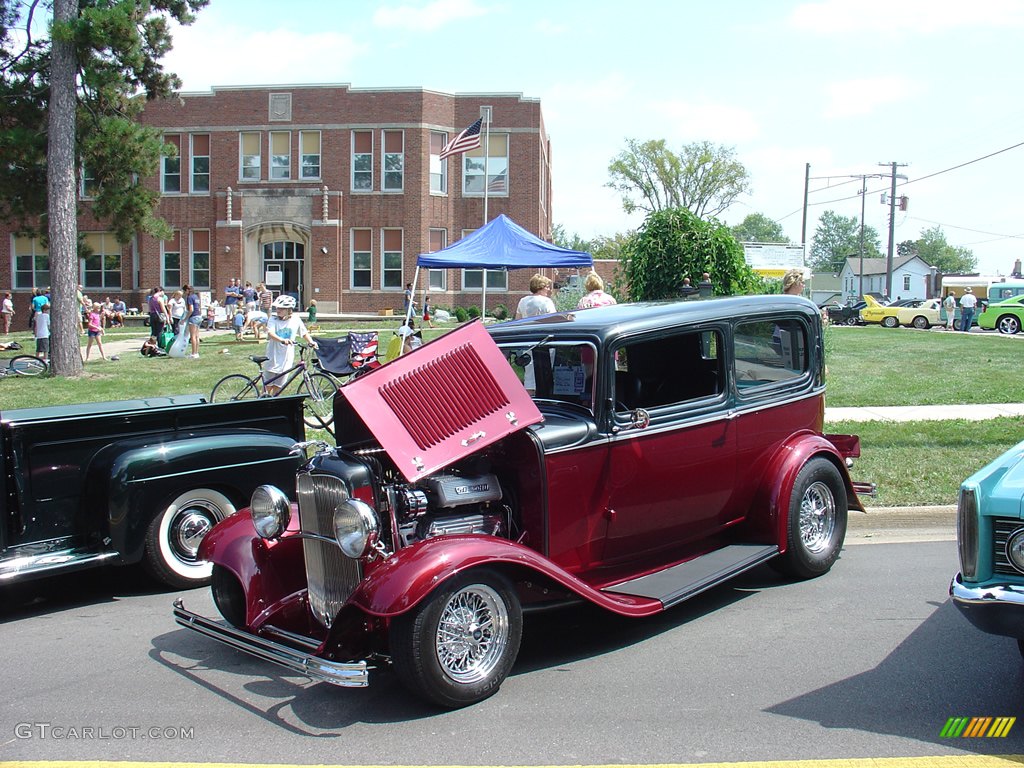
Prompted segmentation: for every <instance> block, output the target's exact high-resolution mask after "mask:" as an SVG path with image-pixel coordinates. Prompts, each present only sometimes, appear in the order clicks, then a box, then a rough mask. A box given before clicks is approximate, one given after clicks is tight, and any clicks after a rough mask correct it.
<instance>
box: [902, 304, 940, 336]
mask: <svg viewBox="0 0 1024 768" xmlns="http://www.w3.org/2000/svg"><path fill="white" fill-rule="evenodd" d="M941 314H942V302H941V301H939V300H938V299H928V300H927V301H917V300H915V301H911V302H909V303H908V304H907V305H906V306H902V307H898V308H897V309H896V325H904V326H906V325H909V326H913V327H914V328H918V329H921V330H925V329H928V328H931V327H932V326H933V325H939V323H940V319H939V318H940V315H941Z"/></svg>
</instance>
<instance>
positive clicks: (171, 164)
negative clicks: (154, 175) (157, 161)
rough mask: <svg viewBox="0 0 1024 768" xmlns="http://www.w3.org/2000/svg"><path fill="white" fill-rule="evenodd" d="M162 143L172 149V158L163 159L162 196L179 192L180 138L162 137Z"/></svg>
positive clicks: (165, 156)
mask: <svg viewBox="0 0 1024 768" xmlns="http://www.w3.org/2000/svg"><path fill="white" fill-rule="evenodd" d="M164 143H165V144H169V145H171V146H172V147H174V157H168V156H167V155H164V157H163V169H162V172H161V175H160V189H161V191H162V192H163V193H164V194H174V193H175V192H181V136H164Z"/></svg>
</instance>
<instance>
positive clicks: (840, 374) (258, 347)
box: [0, 318, 1024, 506]
mask: <svg viewBox="0 0 1024 768" xmlns="http://www.w3.org/2000/svg"><path fill="white" fill-rule="evenodd" d="M397 325H398V323H397V322H387V321H385V320H384V319H383V318H379V319H374V320H368V321H367V322H366V323H362V324H353V323H347V324H345V325H344V326H342V325H341V324H325V326H324V327H323V328H322V329H321V330H320V331H318V332H317V335H320V336H335V335H337V336H340V335H343V334H345V333H347V332H348V331H349V330H369V329H377V330H379V331H381V333H382V339H386V338H389V336H388V334H390V332H391V331H392V330H393V329H394V328H396V327H397ZM453 327H454V325H448V326H446V327H439V328H437V329H427V330H425V331H424V332H423V335H424V338H425V339H426V340H429V339H432V338H436V337H437V336H439V335H441V334H443V333H445V332H446V331H447V330H450V329H451V328H453ZM828 334H829V336H828V369H829V370H828V395H827V404H828V405H830V406H879V405H932V404H939V405H941V404H959V403H1013V402H1024V376H1021V375H1020V372H1019V369H1020V360H1021V358H1022V357H1024V339H1020V340H1018V339H1013V338H1006V337H1003V336H999V335H995V334H985V335H982V334H971V335H969V336H968V335H967V334H961V333H943V332H920V331H914V330H910V329H887V328H876V327H867V328H862V327H856V328H848V327H841V328H830V329H829V331H828ZM143 335H144V331H140V330H139V329H132V330H126V329H114V330H113V331H111V332H109V333H108V335H107V336H106V337H105V338H106V339H107V340H113V339H118V338H126V337H127V338H134V339H141V338H142V336H143ZM14 338H16V339H17V340H18V341H20V342H21V343H22V345H24V347H25V349H26V350H27V351H31V350H33V349H34V348H35V346H34V342H33V341H32V339H31V338H29V335H28V334H27V333H25V332H19V333H16V334H14ZM140 343H141V341H140ZM263 349H264V344H262V343H261V344H256V343H255V342H253V341H246V342H242V343H238V342H236V341H235V340H234V336H233V334H231V333H230V332H224V333H209V334H208V333H205V332H204V334H203V336H202V346H201V350H200V353H201V357H200V359H199V360H190V359H183V360H175V359H170V358H158V359H153V358H144V357H142V356H141V355H139V354H138V352H137V349H135V350H134V351H131V352H128V353H124V354H122V356H121V359H120V360H118V361H113V362H94V361H90V362H89V363H88V365H87V366H86V372H85V374H84V375H83V376H81V377H79V378H77V379H62V378H44V379H28V378H22V377H8V378H5V379H4V380H3V381H0V404H2V407H3V409H5V410H7V409H11V408H24V407H31V406H36V405H52V404H62V403H78V402H85V401H90V400H119V399H124V398H128V397H146V396H156V395H172V394H182V393H202V394H208V393H209V392H210V390H211V389H212V388H213V385H214V384H215V383H216V382H217V381H218V380H220V378H221V377H223V376H226V375H227V374H229V373H239V372H241V373H246V374H252V373H255V371H256V368H255V366H254V365H253V364H252V363H251V362H249V361H248V360H247V359H246V356H247V355H250V354H262V352H263ZM224 350H226V351H224ZM12 354H14V353H11V352H6V353H0V356H7V357H10V356H11V355H12ZM826 431H829V432H843V433H852V434H858V435H860V436H861V443H862V448H863V456H862V458H861V459H859V460H858V461H857V463H856V465H855V466H854V470H853V475H854V477H855V478H856V479H858V480H871V481H874V482H876V483H877V484H878V488H879V494H878V497H877V499H876V500H875V501H873V502H870V503H872V504H881V505H886V506H898V505H905V504H907V505H912V504H952V503H954V502H955V500H956V491H957V488H958V487H959V485H960V482H961V481H962V480H963V479H964V478H965V477H967V476H968V475H969V474H971V473H972V472H974V471H975V470H977V469H979V468H981V467H982V466H984V465H985V464H986V463H987V462H988V461H990V460H991V459H993V458H995V457H996V456H998V455H999V454H1001V453H1003V452H1004V451H1006V450H1007V449H1009V448H1010V447H1012V446H1013V445H1015V444H1016V443H1017V442H1019V441H1020V440H1021V439H1024V420H1021V419H1016V418H1003V419H993V420H989V421H980V422H975V423H968V422H964V421H956V420H951V421H931V422H911V423H900V424H892V423H884V422H868V423H830V424H827V425H826Z"/></svg>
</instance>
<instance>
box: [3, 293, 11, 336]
mask: <svg viewBox="0 0 1024 768" xmlns="http://www.w3.org/2000/svg"><path fill="white" fill-rule="evenodd" d="M0 315H2V317H3V324H4V331H3V333H4V336H6V335H7V334H9V333H10V332H11V320H13V319H14V299H12V298H11V292H10V291H7V292H6V293H5V294H4V301H3V306H2V307H0Z"/></svg>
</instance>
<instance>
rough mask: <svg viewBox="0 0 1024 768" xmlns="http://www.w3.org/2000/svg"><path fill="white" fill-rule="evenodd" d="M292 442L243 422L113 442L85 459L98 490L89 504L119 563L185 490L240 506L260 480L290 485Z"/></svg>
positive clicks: (129, 558)
mask: <svg viewBox="0 0 1024 768" xmlns="http://www.w3.org/2000/svg"><path fill="white" fill-rule="evenodd" d="M294 444H295V441H294V439H293V438H291V437H287V436H284V435H275V434H269V433H266V432H260V431H256V430H248V429H239V430H238V431H237V432H232V433H225V432H216V433H213V434H200V433H195V432H192V433H187V434H171V435H162V436H159V437H158V438H157V439H155V440H153V439H150V440H149V441H147V442H141V443H139V442H137V441H132V443H130V444H129V445H128V447H125V445H124V444H118V443H115V444H113V445H111V446H109V447H108V448H107V449H106V450H105V451H103V452H101V454H99V455H97V457H96V459H95V460H94V461H93V462H92V463H91V464H90V466H89V470H88V476H89V480H88V481H87V487H92V488H104V489H105V493H104V492H101V491H94V492H93V494H89V495H90V496H92V499H91V503H93V504H96V505H97V506H98V507H100V508H101V509H103V510H104V511H105V512H106V514H107V526H108V530H109V536H110V539H111V546H112V547H113V548H114V549H115V550H117V551H118V552H119V553H120V554H121V557H122V560H123V561H124V562H135V561H137V560H140V559H141V558H142V554H143V550H144V547H145V538H146V530H147V528H148V527H149V524H150V521H152V520H153V518H154V517H155V516H156V515H158V514H160V513H161V512H162V511H163V510H164V508H165V506H166V505H167V504H168V503H169V502H170V501H171V500H172V499H173V498H174V497H175V496H177V495H179V494H181V493H183V492H185V491H187V490H190V489H194V488H212V489H214V490H217V491H220V492H221V493H223V494H224V495H225V496H227V497H228V498H229V499H230V500H231V501H232V502H233V503H234V504H235V505H236V506H237V507H241V506H244V505H246V504H248V501H249V497H250V496H251V495H252V492H253V490H254V489H255V488H256V487H257V486H259V485H262V484H263V483H273V484H276V485H278V486H280V487H281V488H283V489H285V490H288V489H291V488H292V487H293V485H294V478H295V471H296V469H298V467H299V466H300V464H301V463H302V461H303V458H302V457H300V456H296V455H294V454H291V453H290V451H291V448H292V446H293V445H294ZM104 502H105V503H104Z"/></svg>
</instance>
